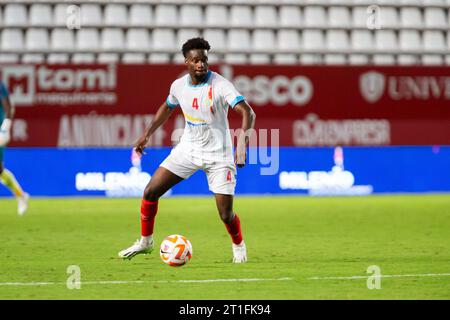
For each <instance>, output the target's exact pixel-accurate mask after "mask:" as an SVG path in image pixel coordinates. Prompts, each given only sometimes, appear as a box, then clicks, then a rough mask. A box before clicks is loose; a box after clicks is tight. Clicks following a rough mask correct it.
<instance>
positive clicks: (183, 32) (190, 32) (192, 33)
mask: <svg viewBox="0 0 450 320" xmlns="http://www.w3.org/2000/svg"><path fill="white" fill-rule="evenodd" d="M199 36H200V32H199V31H198V30H197V29H180V30H178V33H177V49H178V51H180V50H181V47H182V46H183V44H184V43H185V42H186V41H187V40H189V39H191V38H197V37H199Z"/></svg>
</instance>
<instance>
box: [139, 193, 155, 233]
mask: <svg viewBox="0 0 450 320" xmlns="http://www.w3.org/2000/svg"><path fill="white" fill-rule="evenodd" d="M157 212H158V201H147V200H145V199H142V201H141V235H142V236H143V237H147V236H150V235H152V234H153V227H154V225H155V216H156V213H157Z"/></svg>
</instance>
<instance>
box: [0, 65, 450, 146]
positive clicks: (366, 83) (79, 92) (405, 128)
mask: <svg viewBox="0 0 450 320" xmlns="http://www.w3.org/2000/svg"><path fill="white" fill-rule="evenodd" d="M211 69H212V70H214V71H216V72H219V73H221V74H222V75H224V76H225V77H226V78H228V79H229V80H231V81H232V82H233V83H234V85H235V86H236V88H237V89H238V90H239V91H240V92H241V93H242V95H244V96H245V97H246V99H247V101H248V102H249V104H250V105H251V106H252V107H253V109H254V110H255V112H256V114H257V121H256V129H257V130H267V132H268V133H269V136H272V138H274V139H275V138H277V139H278V138H279V143H280V145H283V146H317V145H369V146H370V145H423V144H450V68H448V67H447V68H445V67H371V66H365V67H353V66H352V67H342V66H339V67H338V66H336V67H332V66H283V67H281V66H230V65H218V66H211ZM0 72H1V78H2V79H3V81H4V82H5V84H6V85H7V87H8V88H9V90H10V94H11V100H12V102H13V103H14V105H15V106H16V120H15V121H14V125H13V132H12V139H13V140H12V143H11V144H10V145H11V146H61V147H71V146H76V147H84V146H105V147H107V146H129V145H130V144H132V142H133V141H134V140H135V139H136V138H137V137H138V136H139V135H140V134H141V133H142V132H143V130H144V129H145V126H146V125H147V124H148V123H149V122H150V121H151V118H152V116H153V115H154V113H155V112H156V110H157V108H158V107H159V106H160V105H161V103H162V102H163V101H164V100H165V98H166V97H167V94H168V91H169V87H170V84H171V83H172V81H173V80H175V79H176V78H177V77H179V76H181V75H182V74H183V73H184V72H185V68H184V66H182V65H178V66H177V65H76V66H75V65H3V66H0ZM229 118H230V127H232V128H237V127H238V126H239V125H240V121H239V117H238V115H237V114H236V113H235V112H233V111H232V110H230V112H229ZM183 126H184V121H183V118H182V115H181V113H180V111H179V110H178V111H177V113H176V115H175V116H174V117H173V118H172V119H170V120H169V121H168V123H166V124H165V125H164V127H163V128H162V129H161V130H160V131H159V132H158V133H157V134H156V135H155V136H154V137H153V139H152V141H151V144H152V145H171V144H172V142H171V138H173V133H174V130H175V129H180V128H182V127H183ZM175 131H176V132H179V131H180V130H175ZM269 142H270V141H269ZM272 142H273V143H275V141H272Z"/></svg>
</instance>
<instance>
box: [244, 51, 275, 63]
mask: <svg viewBox="0 0 450 320" xmlns="http://www.w3.org/2000/svg"><path fill="white" fill-rule="evenodd" d="M249 63H250V64H269V63H270V55H269V54H267V53H251V54H250V57H249Z"/></svg>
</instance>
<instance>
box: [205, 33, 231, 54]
mask: <svg viewBox="0 0 450 320" xmlns="http://www.w3.org/2000/svg"><path fill="white" fill-rule="evenodd" d="M203 38H204V39H205V40H206V41H208V42H209V44H210V46H211V51H212V52H214V51H223V50H225V49H226V48H227V46H226V36H225V31H224V30H222V29H205V30H204V31H203Z"/></svg>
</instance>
